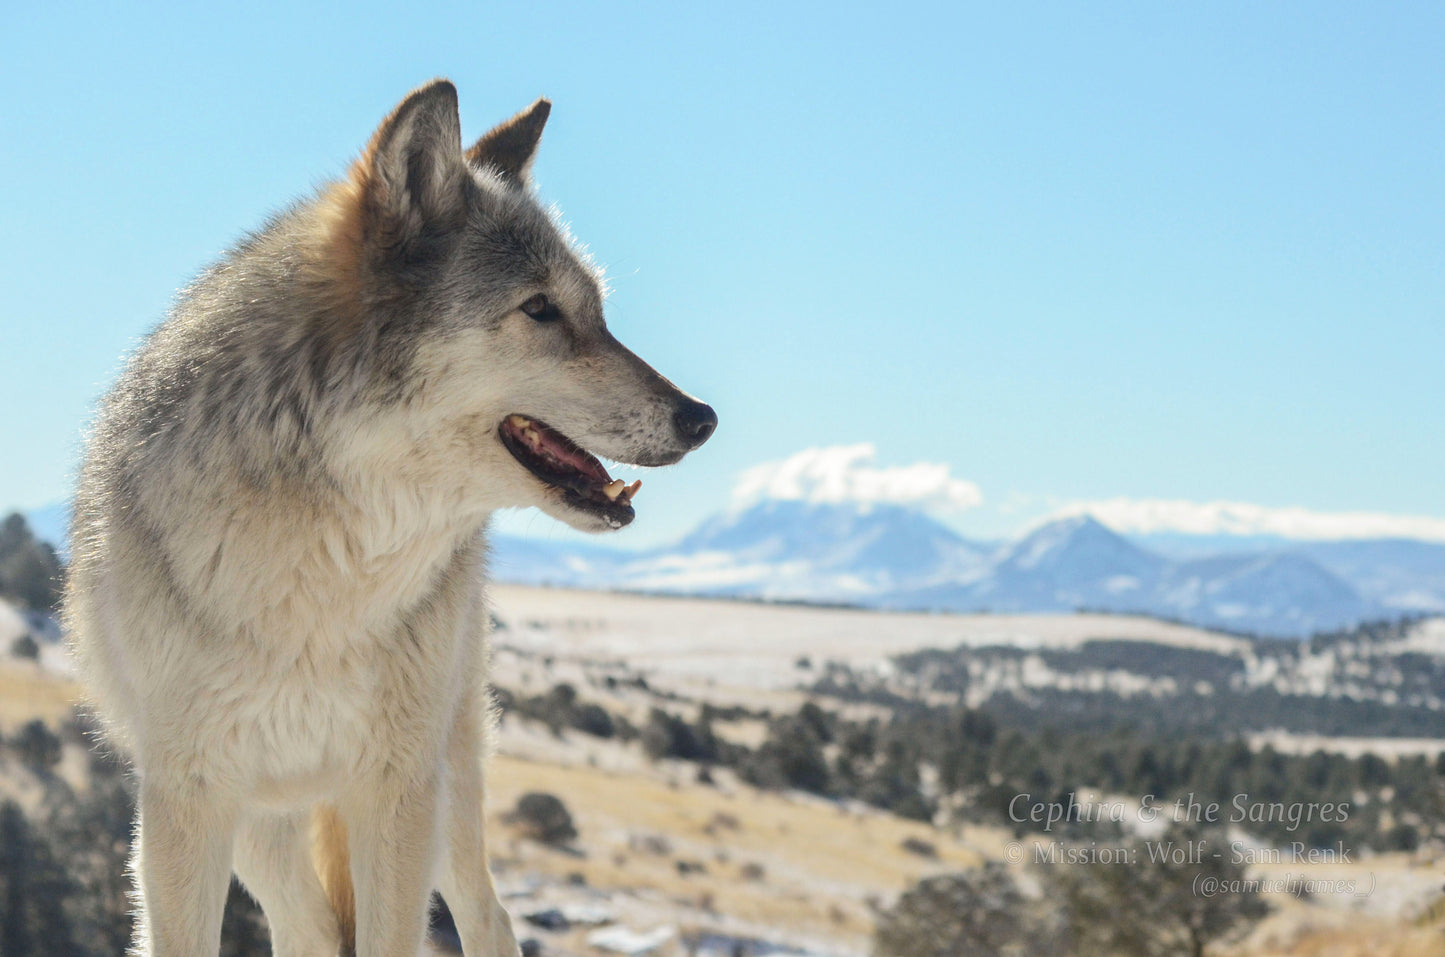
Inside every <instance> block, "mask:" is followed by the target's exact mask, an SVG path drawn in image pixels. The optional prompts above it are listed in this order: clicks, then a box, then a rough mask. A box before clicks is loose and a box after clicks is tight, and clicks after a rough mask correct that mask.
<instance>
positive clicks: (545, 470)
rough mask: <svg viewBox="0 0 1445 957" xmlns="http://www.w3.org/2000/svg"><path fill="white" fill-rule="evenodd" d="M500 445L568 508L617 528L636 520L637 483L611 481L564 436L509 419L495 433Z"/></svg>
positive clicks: (534, 421)
mask: <svg viewBox="0 0 1445 957" xmlns="http://www.w3.org/2000/svg"><path fill="white" fill-rule="evenodd" d="M497 434H498V435H499V436H500V437H501V439H502V444H503V445H504V446H506V447H507V451H508V452H511V453H512V457H513V458H515V459H516V460H517V461H518V462H521V463H522V464H523V465H524V466H526V467H527V471H529V472H531V473H532V474H533V475H535V476H537V478H539V479H540V480H541V481H542V482H543V483H544V484H546V485H549V486H551V487H553V488H555V489H558V490H560V491H561V492H562V494H563V496H564V497H565V498H566V499H567V504H568V505H571V506H572V507H573V508H577V509H580V510H582V511H584V512H591V513H592V514H594V515H598V516H600V517H602V518H603V519H605V520H606V521H607V524H609V525H611V526H612V527H613V528H621V527H622V526H624V525H626V524H627V523H628V522H630V521H632V519H633V518H635V517H636V514H637V513H636V512H634V511H633V510H632V496H634V495H636V494H637V490H638V489H639V488H641V487H642V480H641V479H638V480H637V481H635V482H633V483H632V484H631V485H628V484H627V483H626V482H624V481H622V479H614V478H612V477H611V476H610V475H608V474H607V469H605V468H603V467H602V463H601V462H599V461H597V457H596V456H595V455H593V454H592V453H590V452H588V451H587V450H586V449H583V448H581V447H580V446H579V445H578V444H577V443H576V442H573V441H572V440H571V439H569V438H567V436H565V435H563V434H562V433H561V432H558V431H557V430H556V429H553V428H552V427H551V426H549V425H547V424H546V423H544V422H541V421H539V420H537V419H529V418H527V417H526V416H525V415H517V414H515V413H514V414H512V415H509V416H507V417H506V418H505V419H503V420H502V423H501V425H499V426H498V427H497Z"/></svg>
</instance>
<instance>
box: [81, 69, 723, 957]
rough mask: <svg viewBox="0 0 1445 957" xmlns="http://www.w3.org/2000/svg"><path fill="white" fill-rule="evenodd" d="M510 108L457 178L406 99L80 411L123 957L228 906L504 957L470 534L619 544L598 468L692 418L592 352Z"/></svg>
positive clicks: (451, 91) (664, 455) (348, 941)
mask: <svg viewBox="0 0 1445 957" xmlns="http://www.w3.org/2000/svg"><path fill="white" fill-rule="evenodd" d="M549 111H550V104H549V102H548V101H546V100H545V99H544V100H538V101H537V102H536V103H534V104H533V105H532V106H531V107H530V108H528V109H526V110H523V111H522V112H520V113H518V114H517V115H516V116H514V117H512V118H511V119H510V120H507V121H506V122H504V123H502V124H500V125H499V126H497V127H496V128H494V129H492V130H491V131H490V132H488V133H486V134H485V135H484V136H482V137H481V138H480V139H479V140H477V141H476V143H475V144H473V145H472V146H471V147H470V148H468V149H465V150H464V149H463V145H462V140H461V124H460V121H459V118H458V112H457V93H456V89H455V87H454V86H453V85H452V84H451V83H450V82H448V81H446V80H436V81H434V82H431V83H429V84H427V85H425V86H422V87H420V88H419V89H417V90H415V91H413V92H412V93H411V94H410V95H408V96H407V97H406V98H405V99H404V100H403V101H402V102H401V104H400V105H399V106H397V107H396V109H395V110H394V111H393V112H392V113H391V115H390V116H388V117H387V118H386V119H385V120H384V121H383V122H382V123H381V125H380V127H379V128H377V130H376V131H375V133H374V134H373V135H372V137H371V140H370V143H369V144H368V145H367V146H366V148H365V150H364V151H363V153H362V154H361V156H360V158H359V159H358V160H357V161H356V162H355V163H354V164H353V165H352V166H351V167H350V170H349V173H348V174H347V175H346V176H344V177H343V178H341V179H339V180H338V181H336V182H334V183H331V184H329V185H327V186H325V187H323V188H322V189H320V190H318V191H317V192H316V194H315V195H313V196H311V197H310V198H308V199H305V200H303V201H301V202H299V203H297V204H295V205H293V206H292V207H290V208H288V209H287V210H285V211H284V212H282V213H281V214H279V215H277V216H275V217H274V218H273V219H271V220H270V221H269V222H268V223H267V224H266V225H265V226H264V227H263V228H262V229H260V230H259V231H258V232H256V233H254V234H252V235H249V236H247V237H246V238H245V239H243V240H242V241H241V242H240V243H239V244H237V245H236V246H235V247H234V248H233V249H231V250H230V251H229V253H227V254H226V255H225V256H224V257H223V258H222V259H221V260H220V262H219V263H218V264H217V265H215V266H214V267H212V268H210V269H209V270H208V271H206V272H204V273H203V274H202V275H200V277H199V278H198V279H196V280H195V282H194V283H193V284H192V285H190V286H189V287H188V288H187V289H186V290H185V291H184V292H183V293H182V294H181V295H180V296H179V297H178V299H177V301H176V303H175V305H174V307H173V309H172V310H171V312H170V313H169V315H168V317H167V318H166V319H165V321H164V322H163V323H162V324H161V325H160V326H159V327H157V328H156V330H155V331H154V332H153V333H151V334H150V336H149V337H148V338H147V339H146V340H145V341H144V342H143V343H142V344H141V345H140V346H139V348H138V350H137V351H136V352H135V354H134V355H133V356H132V357H131V359H130V360H129V362H128V364H127V366H126V368H125V369H124V371H123V372H122V374H121V376H120V377H119V379H118V381H117V382H116V384H115V385H114V387H113V389H112V390H111V391H110V392H109V393H108V395H107V396H106V397H105V398H104V399H103V401H102V403H101V407H100V409H99V412H98V414H97V416H96V419H95V422H94V424H93V427H92V429H91V431H90V434H89V435H88V438H87V440H86V449H85V454H84V458H83V464H82V467H81V470H80V474H79V480H78V485H77V490H76V495H75V501H74V518H73V525H72V529H71V536H72V549H73V558H72V564H71V567H70V571H69V580H68V584H67V594H66V599H65V603H64V620H65V623H66V625H67V630H68V632H69V635H70V641H71V645H72V649H73V652H74V655H75V659H76V661H77V663H78V666H79V668H80V672H81V675H82V677H83V679H84V681H85V684H86V686H87V688H88V689H89V693H90V696H91V697H92V699H93V703H94V705H95V707H96V709H97V711H98V712H99V714H100V715H101V716H102V718H103V721H104V725H105V728H106V732H107V734H108V736H109V739H110V740H111V741H113V742H115V743H116V744H117V745H118V746H119V747H121V748H123V749H124V751H125V752H127V753H128V754H129V755H130V756H131V758H132V761H133V766H134V769H135V774H136V778H137V786H138V821H137V824H136V829H135V842H134V847H133V864H132V869H133V871H134V875H135V882H136V898H137V901H138V913H137V931H136V936H135V940H134V953H135V954H138V955H144V957H198V955H203V954H215V953H216V952H217V950H218V947H219V940H220V927H221V915H222V911H223V907H224V902H225V899H226V893H227V888H228V886H229V882H230V880H231V876H232V873H233V872H234V873H235V875H237V876H238V877H239V879H240V880H241V882H242V883H243V884H244V886H245V887H246V888H247V889H248V890H249V892H250V893H251V894H252V895H253V896H254V897H255V899H256V900H257V901H258V902H259V903H260V905H261V907H262V909H263V910H264V911H265V914H266V917H267V920H268V922H269V924H270V927H271V933H272V947H273V951H274V953H275V954H277V955H278V957H303V955H304V957H317V955H335V954H338V953H341V954H353V953H354V954H355V955H357V957H411V955H414V954H416V953H418V952H419V950H420V948H421V947H422V946H424V944H423V941H424V935H425V930H426V928H425V916H426V913H427V907H428V901H429V897H430V894H431V893H432V891H433V889H436V890H439V891H440V892H441V894H442V895H443V897H444V899H445V900H446V902H447V904H448V905H449V907H450V909H451V912H452V914H453V916H454V917H455V920H456V925H457V929H458V931H459V933H460V936H461V940H462V946H463V949H464V951H465V953H466V954H467V957H496V955H508V957H514V955H515V954H516V953H517V944H516V941H515V938H514V936H513V933H512V930H511V927H510V922H509V919H508V916H507V913H506V911H505V910H504V908H503V907H502V905H501V904H500V903H499V901H498V899H497V894H496V891H495V889H494V887H493V883H492V878H491V875H490V872H489V869H488V864H487V858H486V851H485V840H484V834H483V818H482V804H483V777H482V756H483V750H484V745H485V738H486V736H487V731H488V721H489V708H490V703H489V702H490V699H489V691H488V685H487V667H488V647H487V639H486V623H487V621H488V620H489V615H488V612H487V606H486V596H485V592H484V587H483V586H484V562H485V551H486V549H485V532H486V527H487V524H488V516H490V515H491V513H492V512H494V511H495V510H497V509H500V508H505V507H516V506H536V507H538V508H540V509H541V510H543V511H544V512H546V513H547V514H548V515H551V516H553V517H555V518H557V519H559V520H561V521H563V522H565V523H567V524H568V525H571V526H572V527H574V528H577V529H581V530H584V531H589V532H600V531H610V530H613V529H617V528H621V527H622V526H625V525H627V524H628V523H629V522H630V521H631V520H632V519H633V517H634V515H635V512H634V504H633V501H632V498H633V495H634V494H635V493H636V492H637V485H638V483H633V484H631V485H626V484H624V483H623V482H622V481H621V480H614V479H612V478H611V477H610V476H609V474H608V472H607V468H606V466H604V465H603V464H602V462H601V461H599V458H598V457H599V456H601V457H605V458H607V459H611V460H614V461H617V462H622V463H629V464H634V465H640V466H662V465H669V464H672V463H675V462H677V461H678V460H679V459H681V458H682V457H683V456H684V455H685V454H687V453H688V452H689V451H691V450H693V449H695V448H697V447H698V446H699V445H701V444H702V443H703V442H704V441H706V440H707V438H708V437H709V436H710V435H711V434H712V432H713V430H714V428H715V427H716V425H717V416H716V414H715V413H714V411H713V410H712V408H711V407H709V406H708V405H706V404H705V403H703V402H701V401H699V400H697V399H695V398H693V397H692V396H690V395H688V394H686V393H684V392H683V391H681V390H680V389H678V388H677V387H676V386H674V385H673V384H672V383H671V382H669V381H668V380H667V379H666V378H664V377H663V376H662V375H660V374H658V373H657V372H656V371H654V370H653V369H652V368H651V367H650V366H648V365H647V364H646V363H645V362H643V361H642V360H641V359H640V358H638V357H637V356H636V355H635V354H633V353H632V352H630V351H628V349H626V348H625V347H624V346H623V345H622V344H621V343H619V342H618V341H617V340H616V339H615V338H614V337H613V336H612V334H611V333H610V332H609V331H608V329H607V326H606V323H605V321H604V316H603V293H604V287H603V284H602V281H601V277H600V274H599V271H598V270H597V269H596V268H594V266H593V265H592V264H591V263H590V261H589V259H588V258H587V257H586V256H585V255H584V254H582V253H581V252H580V251H579V250H578V249H577V248H576V247H575V246H574V245H573V243H572V241H571V240H570V238H569V236H568V234H567V233H566V231H565V230H564V229H563V228H562V227H561V226H560V225H559V223H558V222H557V221H556V220H555V218H554V216H553V215H552V214H551V213H550V212H549V211H548V210H547V209H545V208H544V207H542V206H541V205H540V204H539V202H538V200H537V198H536V196H535V193H534V190H533V188H532V186H531V184H530V179H529V171H530V168H531V166H532V161H533V157H534V156H535V154H536V150H537V146H538V143H539V141H540V139H541V135H542V129H543V125H544V124H545V122H546V120H547V117H548V114H549Z"/></svg>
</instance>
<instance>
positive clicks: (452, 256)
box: [324, 80, 717, 531]
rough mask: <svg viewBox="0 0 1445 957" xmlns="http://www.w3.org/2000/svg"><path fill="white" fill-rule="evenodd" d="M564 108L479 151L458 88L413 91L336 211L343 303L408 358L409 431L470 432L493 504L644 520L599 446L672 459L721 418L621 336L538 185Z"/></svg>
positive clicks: (334, 258)
mask: <svg viewBox="0 0 1445 957" xmlns="http://www.w3.org/2000/svg"><path fill="white" fill-rule="evenodd" d="M550 109H551V104H549V103H548V102H547V101H546V100H538V101H537V102H536V103H534V104H533V105H532V106H531V107H529V108H528V109H526V110H523V111H522V112H521V113H519V114H517V115H516V116H514V117H513V118H512V119H510V120H508V121H506V122H505V123H503V124H501V125H500V126H498V127H496V128H495V129H493V130H491V131H490V132H489V133H487V134H486V135H485V136H483V137H482V138H481V139H480V140H478V141H477V142H476V143H475V144H474V145H473V146H472V147H471V148H470V149H466V150H463V148H462V142H461V125H460V121H459V119H458V115H457V94H456V89H455V88H454V87H453V86H452V84H451V83H449V82H447V81H445V80H438V81H435V82H433V83H430V84H428V85H426V86H424V87H421V88H420V89H418V90H416V91H415V92H413V93H412V94H411V95H410V96H408V97H407V98H406V99H405V100H404V101H402V103H401V105H400V106H398V107H397V108H396V110H395V111H394V112H393V113H392V114H391V116H389V117H387V119H386V120H385V121H384V122H383V123H382V124H381V126H380V128H379V129H378V130H377V131H376V133H375V135H374V136H373V137H372V140H371V144H370V146H369V147H368V148H367V150H366V151H365V153H364V154H363V156H362V157H361V159H360V160H359V161H358V162H357V163H356V165H355V166H354V167H353V169H352V172H351V176H350V178H349V179H348V180H347V181H346V182H345V183H343V184H341V185H340V186H339V187H337V190H336V191H335V194H334V195H333V196H332V197H331V199H330V200H329V202H328V203H327V204H326V205H325V207H324V208H325V209H328V210H330V211H331V212H330V213H329V215H330V217H331V220H332V222H331V224H330V229H329V232H328V235H329V236H331V237H332V240H331V249H332V253H331V256H330V259H331V262H330V263H329V265H328V267H327V268H328V270H330V271H331V273H332V274H333V276H335V275H339V276H341V277H342V279H343V281H342V282H341V283H339V285H340V286H341V287H342V288H344V289H346V290H348V291H347V292H346V293H345V295H346V296H347V297H348V298H354V299H355V302H354V303H351V304H349V305H348V307H347V308H341V309H338V310H337V314H338V315H341V316H368V317H371V318H370V320H369V322H370V323H371V324H372V325H378V326H380V328H376V329H374V330H371V331H370V333H369V335H370V336H372V337H374V338H375V340H376V347H377V349H378V350H379V351H380V352H381V353H383V354H387V353H388V352H389V351H390V352H391V353H394V354H395V358H394V360H393V365H394V368H395V377H396V379H397V383H396V391H397V395H396V397H395V398H396V401H397V403H398V404H399V405H402V406H404V407H406V408H409V409H414V410H416V412H415V417H414V419H413V420H412V422H411V425H410V426H409V427H411V428H414V429H423V430H426V432H427V433H428V434H429V435H431V436H433V437H435V436H444V437H446V441H448V442H450V443H452V444H453V445H465V446H466V449H465V455H462V456H459V457H458V458H459V459H460V460H464V461H466V462H467V463H468V467H469V468H474V469H477V470H478V471H479V472H480V473H482V475H483V476H484V479H485V481H486V483H487V485H488V489H487V497H488V501H489V503H490V504H492V505H498V506H506V505H516V506H527V505H536V506H538V507H540V508H541V509H542V510H543V511H545V512H547V513H548V514H549V515H551V516H553V517H554V518H557V519H560V520H561V521H564V522H566V523H567V524H569V525H571V526H573V527H575V528H578V529H582V530H584V531H605V530H607V529H609V528H620V527H622V526H623V525H626V524H627V523H628V522H630V521H631V520H632V518H633V515H634V513H633V510H632V504H631V498H632V494H633V493H634V492H635V491H636V485H635V484H634V485H633V486H631V487H626V486H624V484H623V483H622V482H621V481H620V480H617V481H614V480H613V479H611V478H610V476H609V475H608V474H607V471H606V469H605V468H604V466H603V465H602V464H601V463H600V462H599V461H598V460H597V457H596V456H604V457H606V458H609V459H613V460H616V461H618V462H624V463H628V464H633V465H667V464H670V463H673V462H676V461H678V460H679V459H681V458H682V457H683V456H684V455H686V454H687V453H688V452H689V451H691V450H692V449H695V448H697V447H698V446H699V445H701V444H702V443H703V442H705V441H706V440H707V438H708V436H710V435H711V434H712V432H713V429H714V428H715V427H716V425H717V416H716V414H715V413H714V412H713V410H712V409H711V408H710V407H709V406H707V405H705V404H704V403H702V402H699V401H698V400H697V399H695V398H693V397H692V396H689V395H688V394H686V393H685V392H683V391H682V390H680V389H678V388H677V387H676V386H674V385H673V384H672V383H671V382H669V381H668V380H667V379H665V378H664V377H663V376H661V375H659V374H658V373H657V372H656V371H655V370H653V369H652V367H651V366H649V365H648V364H647V363H645V362H643V361H642V360H641V359H639V358H638V357H637V356H636V355H634V354H633V353H632V352H630V351H629V350H628V349H626V348H625V347H624V346H623V345H622V344H621V343H620V342H618V341H617V340H616V339H615V338H613V336H612V334H611V333H610V332H608V330H607V325H606V322H605V320H604V318H603V289H602V285H601V282H600V279H599V276H598V274H597V272H596V270H595V269H594V268H593V267H592V266H591V265H590V264H589V263H588V262H587V261H586V259H585V258H584V257H583V256H581V255H579V253H578V252H577V250H576V249H574V248H573V245H572V243H571V242H570V241H569V239H568V237H567V235H566V234H565V232H564V231H563V229H562V228H560V227H559V225H558V224H557V222H556V221H555V220H554V219H553V217H552V216H551V215H549V214H548V212H547V211H545V210H544V209H543V208H542V207H541V206H539V205H538V203H537V201H536V199H535V198H534V196H533V194H532V191H531V189H530V185H529V182H528V170H529V168H530V167H531V164H532V159H533V156H534V154H535V152H536V149H537V144H538V142H539V140H540V139H541V135H542V127H543V125H544V123H545V122H546V120H547V115H548V113H549V111H550ZM335 285H338V284H337V283H335V282H333V286H335Z"/></svg>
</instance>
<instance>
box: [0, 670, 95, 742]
mask: <svg viewBox="0 0 1445 957" xmlns="http://www.w3.org/2000/svg"><path fill="white" fill-rule="evenodd" d="M79 700H80V686H79V685H77V684H76V683H75V682H73V681H69V680H67V679H65V678H59V677H56V676H55V675H51V674H47V673H45V672H43V671H41V670H40V669H39V668H38V667H37V666H35V665H34V664H32V663H30V662H27V661H14V660H10V661H0V730H4V731H6V732H13V731H14V730H15V729H16V728H18V727H19V726H21V725H23V724H25V723H26V722H27V721H33V720H35V719H36V718H40V719H41V720H42V721H45V722H47V723H49V724H59V723H60V722H62V721H64V720H65V719H66V718H68V717H70V713H71V710H72V709H73V708H74V707H75V705H76V703H77V702H78V701H79Z"/></svg>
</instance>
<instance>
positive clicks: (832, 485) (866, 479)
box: [733, 442, 983, 511]
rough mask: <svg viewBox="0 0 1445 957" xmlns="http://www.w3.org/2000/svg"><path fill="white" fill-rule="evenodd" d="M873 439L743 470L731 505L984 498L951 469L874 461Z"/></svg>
mask: <svg viewBox="0 0 1445 957" xmlns="http://www.w3.org/2000/svg"><path fill="white" fill-rule="evenodd" d="M876 455H877V450H876V449H875V448H874V447H873V444H872V443H870V442H863V443H860V444H858V445H835V446H831V447H829V448H821V449H804V450H803V451H801V452H799V453H797V454H796V455H793V456H790V457H788V458H786V459H784V460H782V461H781V462H765V463H764V464H762V465H755V466H753V467H752V468H750V469H747V470H745V471H744V472H743V473H742V474H741V475H740V476H738V481H737V484H736V485H734V486H733V503H734V504H735V505H748V504H751V503H753V502H757V501H759V500H762V499H785V500H791V501H804V502H861V503H889V504H893V505H913V506H919V507H922V508H930V509H937V510H941V511H961V510H963V509H967V508H972V507H973V506H975V505H978V504H979V503H980V502H982V501H983V493H982V492H980V491H979V488H978V486H977V485H975V484H973V483H972V482H966V481H964V480H963V479H958V478H954V477H953V476H952V475H950V474H949V467H948V466H947V465H941V464H938V463H934V462H917V463H915V464H913V465H904V466H899V467H895V468H878V467H876V466H874V465H873V459H874V458H875V456H876Z"/></svg>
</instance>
